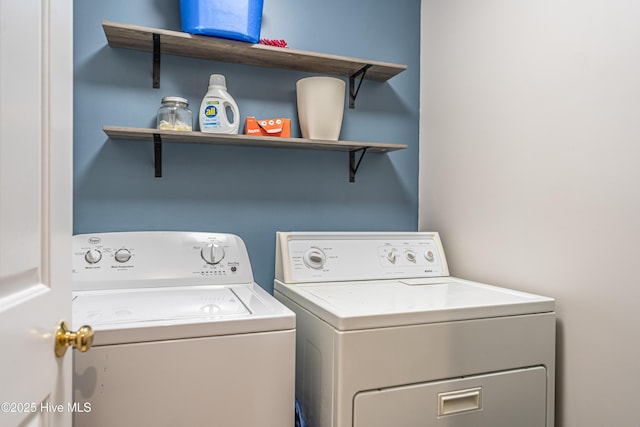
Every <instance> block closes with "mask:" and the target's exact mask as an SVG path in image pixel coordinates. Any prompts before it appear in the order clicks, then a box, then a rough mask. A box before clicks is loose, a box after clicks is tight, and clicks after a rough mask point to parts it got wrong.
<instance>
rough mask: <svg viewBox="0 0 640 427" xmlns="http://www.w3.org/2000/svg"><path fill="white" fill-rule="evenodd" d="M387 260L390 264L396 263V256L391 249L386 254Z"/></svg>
mask: <svg viewBox="0 0 640 427" xmlns="http://www.w3.org/2000/svg"><path fill="white" fill-rule="evenodd" d="M387 259H388V260H389V262H390V263H391V264H395V263H396V260H397V259H398V254H397V253H396V251H395V249H392V250H390V251H389V252H387Z"/></svg>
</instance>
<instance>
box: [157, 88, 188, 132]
mask: <svg viewBox="0 0 640 427" xmlns="http://www.w3.org/2000/svg"><path fill="white" fill-rule="evenodd" d="M157 127H158V129H163V130H167V129H168V130H187V131H190V130H193V118H192V114H191V110H190V109H189V101H187V100H186V99H185V98H181V97H179V96H165V97H164V98H162V105H161V106H160V108H159V109H158V121H157Z"/></svg>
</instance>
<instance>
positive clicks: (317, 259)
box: [302, 248, 327, 270]
mask: <svg viewBox="0 0 640 427" xmlns="http://www.w3.org/2000/svg"><path fill="white" fill-rule="evenodd" d="M302 260H303V261H304V265H306V266H307V267H309V268H313V269H315V270H319V269H321V268H322V267H324V263H325V261H326V260H327V257H326V255H325V254H324V252H322V249H319V248H311V249H308V250H307V251H306V252H305V253H304V257H302Z"/></svg>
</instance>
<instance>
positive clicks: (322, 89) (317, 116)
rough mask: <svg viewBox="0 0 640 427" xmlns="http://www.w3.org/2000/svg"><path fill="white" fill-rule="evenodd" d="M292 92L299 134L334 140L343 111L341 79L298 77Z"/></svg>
mask: <svg viewBox="0 0 640 427" xmlns="http://www.w3.org/2000/svg"><path fill="white" fill-rule="evenodd" d="M296 93H297V98H298V121H299V122H300V130H301V131H302V137H303V138H308V139H324V140H330V141H337V140H338V137H339V136H340V128H341V127H342V116H343V115H344V102H345V82H344V80H341V79H338V78H335V77H307V78H304V79H300V80H298V82H297V83H296Z"/></svg>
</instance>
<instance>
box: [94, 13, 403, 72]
mask: <svg viewBox="0 0 640 427" xmlns="http://www.w3.org/2000/svg"><path fill="white" fill-rule="evenodd" d="M102 28H103V29H104V33H105V35H106V37H107V41H108V43H109V46H111V47H119V48H126V49H136V50H142V51H147V52H154V40H153V39H154V35H156V37H158V36H159V39H160V51H161V52H162V53H167V54H171V55H180V56H189V57H194V58H202V59H211V60H215V61H225V62H233V63H238V64H245V65H258V66H261V67H273V68H283V69H290V70H297V71H305V72H315V73H319V74H327V75H333V76H342V77H353V76H356V75H357V74H358V73H361V72H362V70H363V69H366V73H365V75H364V78H365V79H368V80H375V81H380V82H384V81H387V80H388V79H390V78H391V77H393V76H395V75H397V74H399V73H401V72H402V71H404V70H406V69H407V66H406V65H402V64H392V63H387V62H379V61H370V60H367V59H358V58H350V57H346V56H337V55H328V54H323V53H316V52H309V51H302V50H295V49H288V48H279V47H274V46H265V45H261V44H250V43H244V42H240V41H235V40H227V39H222V38H217V37H206V36H196V35H192V34H188V33H183V32H180V31H170V30H163V29H159V28H149V27H141V26H137V25H127V24H120V23H116V22H109V21H103V22H102Z"/></svg>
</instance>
